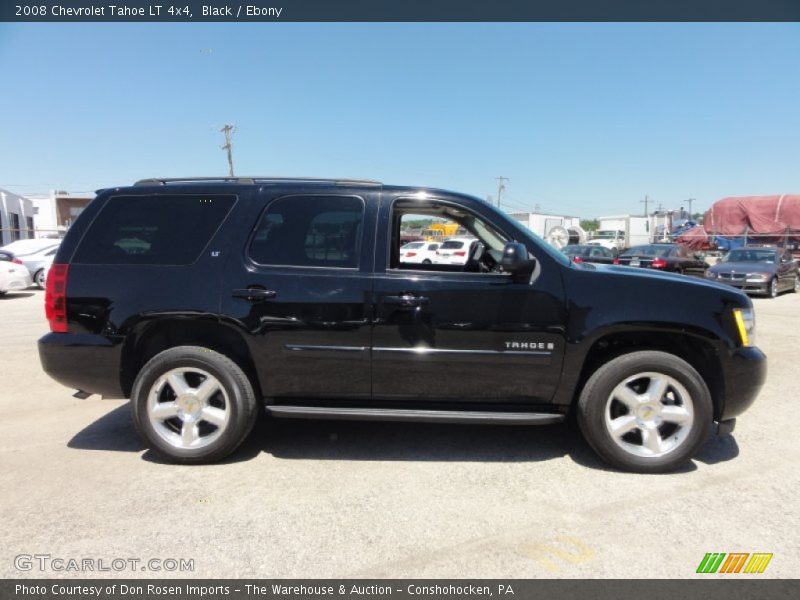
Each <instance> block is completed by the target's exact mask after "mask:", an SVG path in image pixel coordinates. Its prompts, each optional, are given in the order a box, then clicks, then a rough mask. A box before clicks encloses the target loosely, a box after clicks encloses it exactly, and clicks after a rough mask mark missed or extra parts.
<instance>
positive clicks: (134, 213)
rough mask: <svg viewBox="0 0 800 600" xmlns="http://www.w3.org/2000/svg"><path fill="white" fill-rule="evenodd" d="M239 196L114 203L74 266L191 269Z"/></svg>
mask: <svg viewBox="0 0 800 600" xmlns="http://www.w3.org/2000/svg"><path fill="white" fill-rule="evenodd" d="M235 202H236V196H218V195H207V196H206V195H167V194H164V195H161V194H157V195H152V196H115V197H113V198H110V199H109V200H108V202H107V203H106V205H105V206H104V207H103V209H102V210H101V211H100V214H99V215H97V217H96V218H95V220H94V221H93V222H92V224H91V226H90V227H89V230H88V231H87V232H86V235H85V236H84V238H83V240H82V241H81V244H80V246H79V247H78V250H77V252H76V253H75V258H74V259H73V262H76V263H86V264H103V265H121V264H136V265H188V264H191V263H193V262H194V261H196V260H197V258H198V257H199V256H200V253H201V252H202V251H203V249H204V248H205V247H206V246H207V245H208V242H209V241H210V240H211V238H212V237H213V235H214V233H216V231H217V229H218V228H219V226H220V225H221V224H222V222H223V221H224V220H225V218H226V217H227V215H228V213H229V212H230V210H231V207H233V205H234V203H235Z"/></svg>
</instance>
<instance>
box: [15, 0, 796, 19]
mask: <svg viewBox="0 0 800 600" xmlns="http://www.w3.org/2000/svg"><path fill="white" fill-rule="evenodd" d="M0 21H6V22H212V21H217V22H226V21H227V22H258V21H262V22H279V21H290V22H291V21H297V22H312V21H313V22H322V21H330V22H355V21H364V22H380V21H394V22H511V21H545V22H547V21H606V22H612V21H613V22H625V21H661V22H688V21H729V22H733V21H760V22H765V21H800V0H247V1H244V2H242V1H240V0H234V1H230V2H226V1H224V0H205V1H196V0H175V2H172V3H170V2H169V1H167V0H152V1H144V2H142V1H140V0H111V1H110V2H107V1H106V0H96V1H92V0H44V1H39V2H37V1H35V0H33V1H32V0H4V1H3V2H0Z"/></svg>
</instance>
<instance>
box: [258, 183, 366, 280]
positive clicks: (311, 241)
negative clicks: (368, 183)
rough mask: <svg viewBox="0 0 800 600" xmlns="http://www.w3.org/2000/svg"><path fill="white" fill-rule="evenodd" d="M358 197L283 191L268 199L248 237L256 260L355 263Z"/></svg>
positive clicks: (361, 204)
mask: <svg viewBox="0 0 800 600" xmlns="http://www.w3.org/2000/svg"><path fill="white" fill-rule="evenodd" d="M363 221H364V201H363V200H362V199H361V198H358V197H355V196H289V197H286V198H279V199H278V200H275V201H274V202H272V203H271V204H270V205H269V206H268V207H267V210H266V211H265V212H264V215H263V216H262V217H261V221H260V222H259V224H258V228H257V229H256V233H255V235H254V237H253V240H252V242H251V243H250V249H249V254H250V258H252V259H253V260H254V261H255V262H257V263H259V264H262V265H276V266H293V267H339V268H353V269H355V268H357V267H358V255H359V251H360V248H361V229H362V223H363Z"/></svg>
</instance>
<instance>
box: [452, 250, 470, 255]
mask: <svg viewBox="0 0 800 600" xmlns="http://www.w3.org/2000/svg"><path fill="white" fill-rule="evenodd" d="M466 255H467V251H466V250H456V251H455V252H453V256H466Z"/></svg>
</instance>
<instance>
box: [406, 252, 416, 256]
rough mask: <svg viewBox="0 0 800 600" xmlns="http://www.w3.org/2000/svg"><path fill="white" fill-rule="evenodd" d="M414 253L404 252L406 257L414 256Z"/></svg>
mask: <svg viewBox="0 0 800 600" xmlns="http://www.w3.org/2000/svg"><path fill="white" fill-rule="evenodd" d="M416 255H417V253H416V252H406V256H416Z"/></svg>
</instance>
